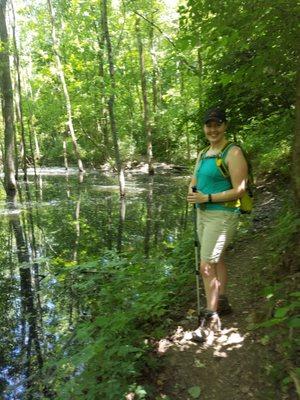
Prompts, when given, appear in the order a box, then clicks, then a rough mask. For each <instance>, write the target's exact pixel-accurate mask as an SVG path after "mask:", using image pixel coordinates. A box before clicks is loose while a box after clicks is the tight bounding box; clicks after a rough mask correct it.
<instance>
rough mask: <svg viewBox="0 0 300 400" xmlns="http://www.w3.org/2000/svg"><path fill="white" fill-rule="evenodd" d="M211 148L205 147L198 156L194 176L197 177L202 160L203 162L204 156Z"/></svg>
mask: <svg viewBox="0 0 300 400" xmlns="http://www.w3.org/2000/svg"><path fill="white" fill-rule="evenodd" d="M209 147H210V146H206V147H204V149H202V150H200V151H199V154H198V157H197V161H196V164H195V168H194V173H193V175H194V176H196V172H197V170H198V166H199V163H200V162H201V160H202V158H203V156H204V154H205V153H206V152H207V150H208V149H209Z"/></svg>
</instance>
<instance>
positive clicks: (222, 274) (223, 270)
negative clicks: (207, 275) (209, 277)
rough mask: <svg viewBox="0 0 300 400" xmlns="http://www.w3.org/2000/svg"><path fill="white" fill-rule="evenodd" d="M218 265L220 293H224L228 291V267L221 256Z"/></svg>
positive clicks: (217, 273)
mask: <svg viewBox="0 0 300 400" xmlns="http://www.w3.org/2000/svg"><path fill="white" fill-rule="evenodd" d="M215 265H216V275H217V278H218V280H219V283H220V287H219V295H224V294H225V293H226V287H227V267H226V265H225V262H224V259H223V258H221V259H220V261H219V262H218V263H216V264H215Z"/></svg>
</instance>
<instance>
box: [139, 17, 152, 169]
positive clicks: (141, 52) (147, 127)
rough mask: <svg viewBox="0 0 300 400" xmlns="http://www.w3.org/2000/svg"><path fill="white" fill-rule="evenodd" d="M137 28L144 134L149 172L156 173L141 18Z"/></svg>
mask: <svg viewBox="0 0 300 400" xmlns="http://www.w3.org/2000/svg"><path fill="white" fill-rule="evenodd" d="M135 29H136V37H137V44H138V51H139V64H140V76H141V89H142V97H143V121H144V134H145V137H146V141H147V162H148V173H149V174H150V175H153V174H154V168H153V165H152V159H153V154H152V132H151V124H150V118H149V105H148V96H147V82H146V71H145V59H144V47H143V42H142V37H141V30H140V19H139V18H137V19H136V24H135Z"/></svg>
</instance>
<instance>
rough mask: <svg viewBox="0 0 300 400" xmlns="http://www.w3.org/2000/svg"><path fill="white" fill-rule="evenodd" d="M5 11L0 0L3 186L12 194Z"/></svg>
mask: <svg viewBox="0 0 300 400" xmlns="http://www.w3.org/2000/svg"><path fill="white" fill-rule="evenodd" d="M5 13H6V0H0V49H1V50H0V85H1V93H2V114H3V120H4V149H5V150H4V151H5V153H4V186H5V191H6V193H7V194H13V193H15V192H16V179H15V157H14V150H15V141H14V105H13V90H12V81H11V76H10V66H9V53H8V34H7V26H6V19H5Z"/></svg>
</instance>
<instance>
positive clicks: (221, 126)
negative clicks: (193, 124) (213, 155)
mask: <svg viewBox="0 0 300 400" xmlns="http://www.w3.org/2000/svg"><path fill="white" fill-rule="evenodd" d="M203 129H204V133H205V136H206V139H207V140H208V141H209V142H210V144H218V143H221V142H222V141H223V139H224V137H225V131H226V123H225V122H222V123H221V122H217V121H213V120H212V121H208V122H207V123H206V124H205V125H204V128H203Z"/></svg>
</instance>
